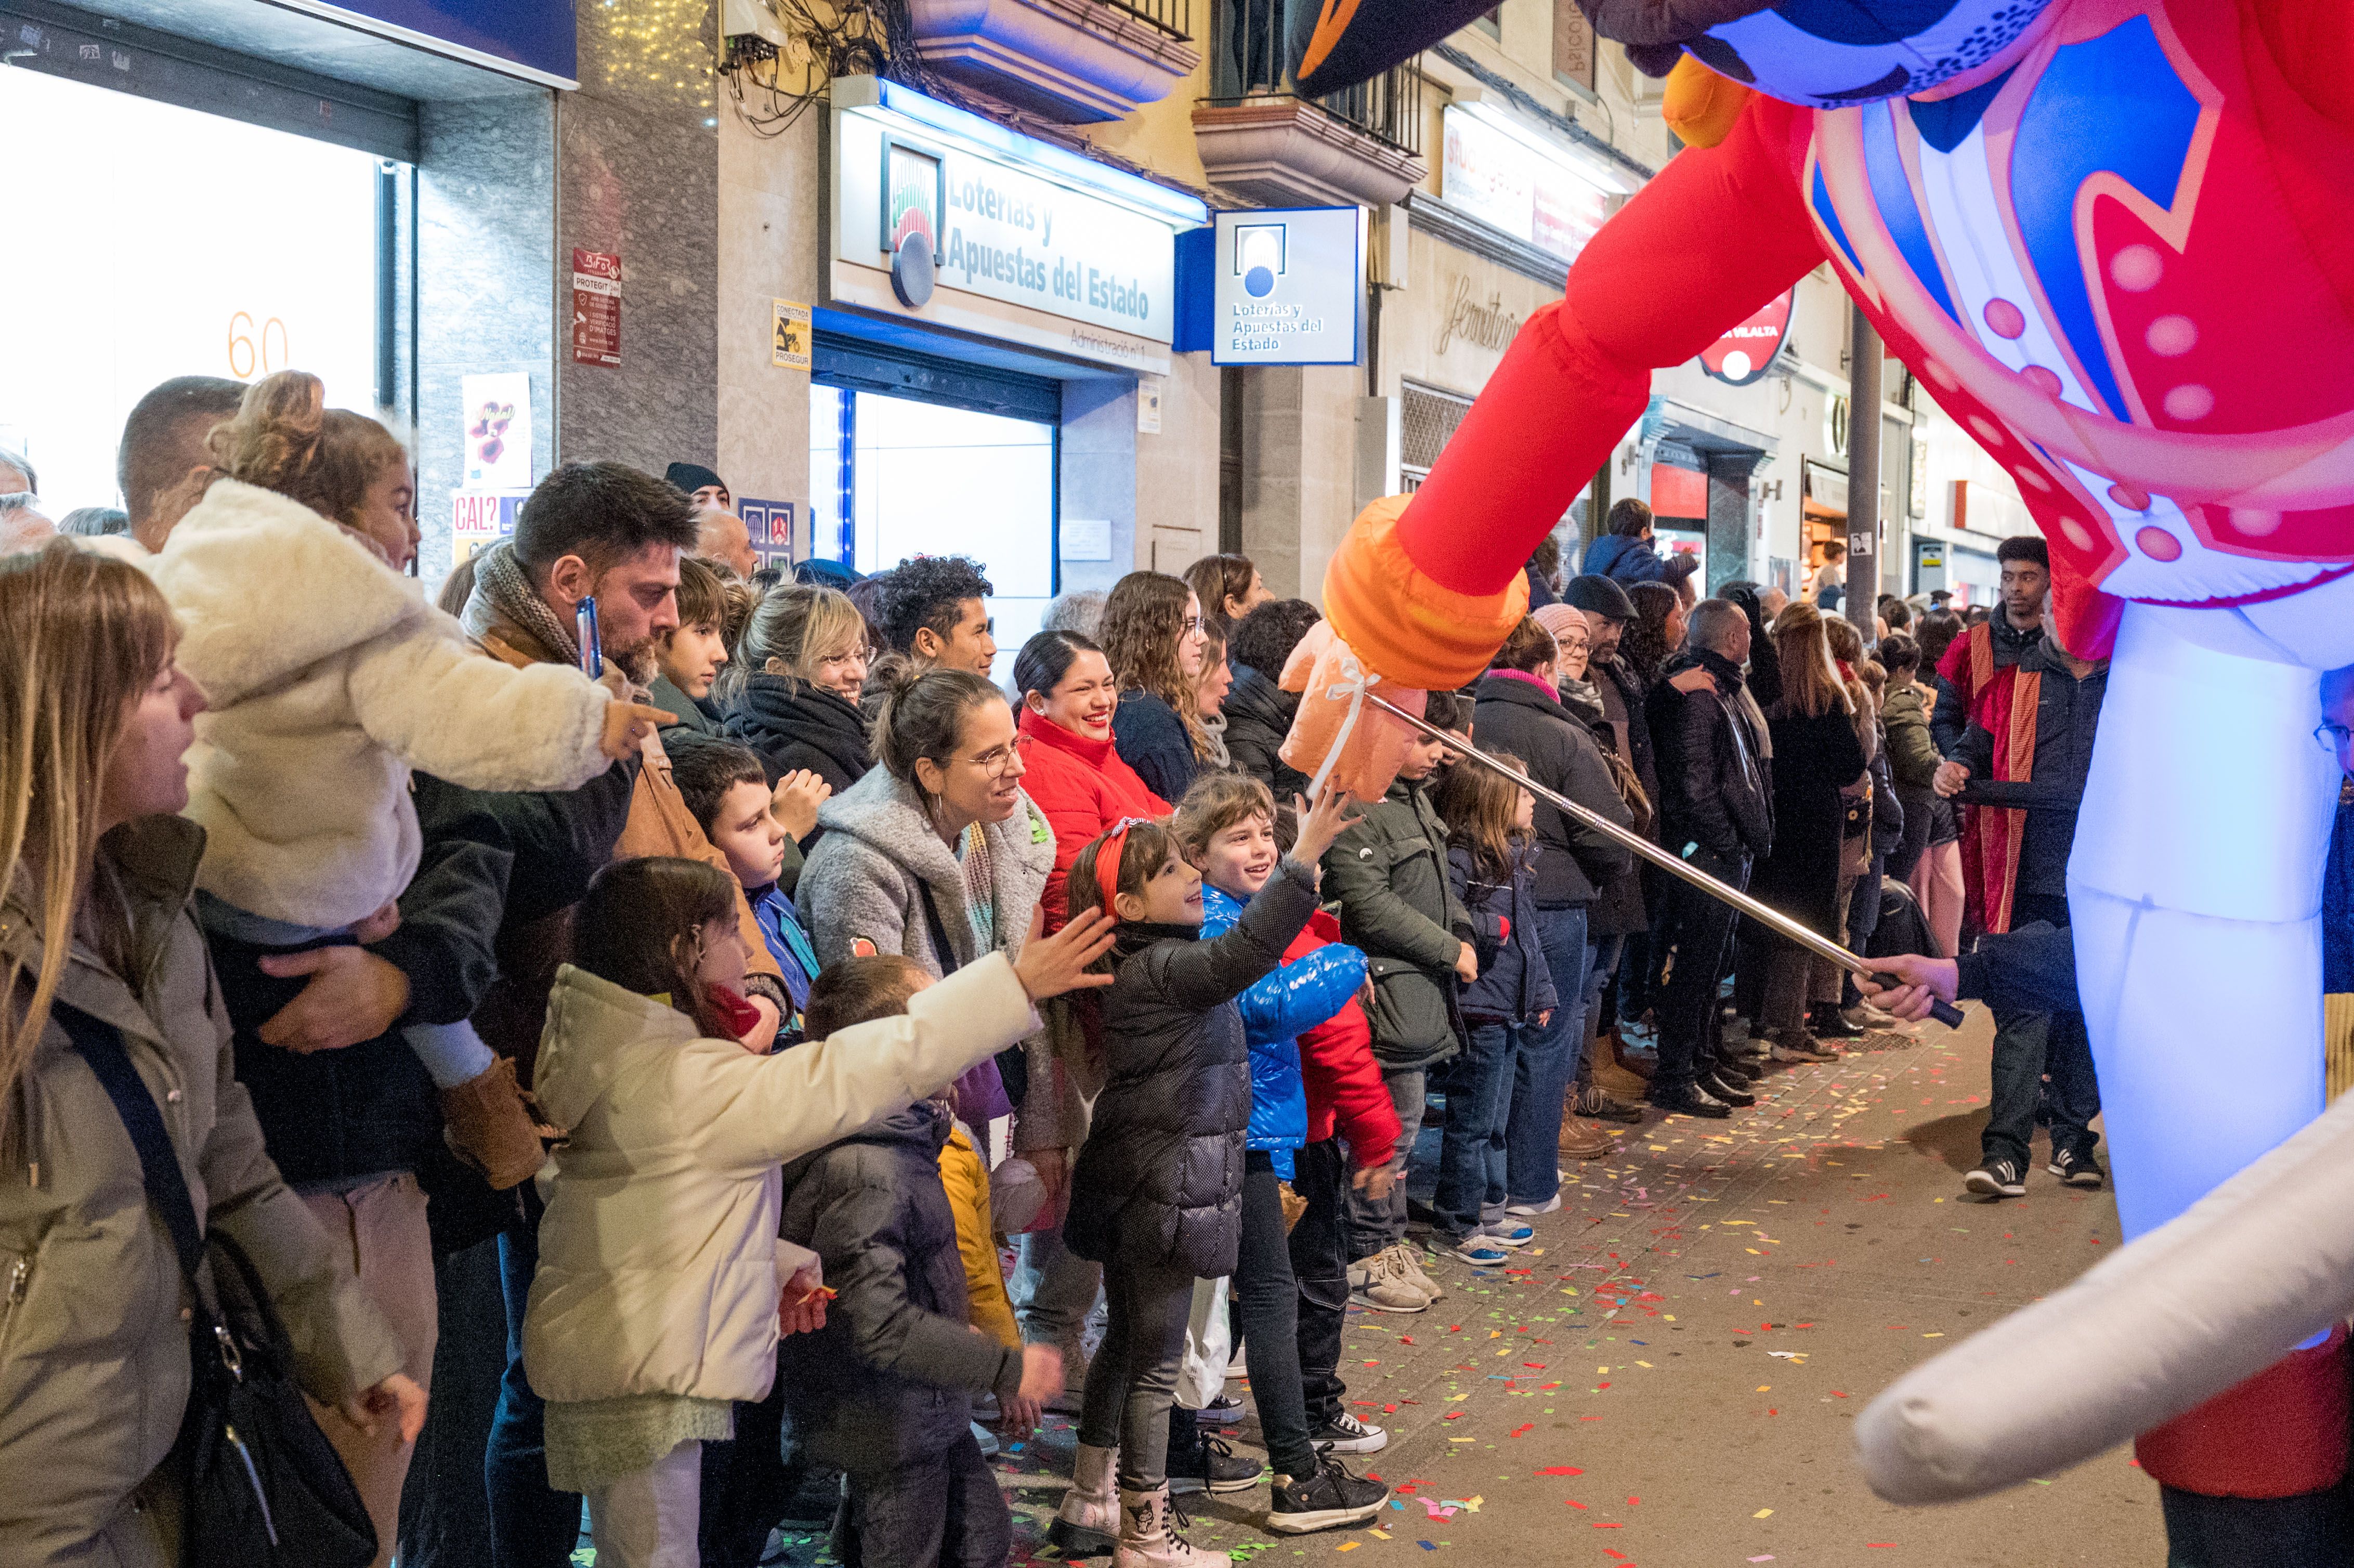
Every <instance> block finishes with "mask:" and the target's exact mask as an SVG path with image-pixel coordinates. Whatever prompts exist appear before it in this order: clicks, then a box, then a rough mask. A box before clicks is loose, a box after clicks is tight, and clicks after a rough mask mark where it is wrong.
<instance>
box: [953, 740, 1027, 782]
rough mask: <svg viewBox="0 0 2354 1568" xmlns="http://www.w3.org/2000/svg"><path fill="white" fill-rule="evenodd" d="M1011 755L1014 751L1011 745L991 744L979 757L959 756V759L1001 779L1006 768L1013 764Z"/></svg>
mask: <svg viewBox="0 0 2354 1568" xmlns="http://www.w3.org/2000/svg"><path fill="white" fill-rule="evenodd" d="M1013 757H1014V752H1013V747H1011V746H993V747H990V748H989V749H988V750H987V751H984V752H982V753H981V755H980V756H979V757H967V758H960V759H959V760H960V761H964V762H969V763H970V764H972V766H974V767H975V768H980V769H981V771H982V772H983V773H985V774H987V775H988V776H989V777H990V778H991V779H1002V778H1004V777H1005V774H1006V770H1007V769H1008V768H1012V767H1013Z"/></svg>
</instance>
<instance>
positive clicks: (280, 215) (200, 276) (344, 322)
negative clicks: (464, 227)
mask: <svg viewBox="0 0 2354 1568" xmlns="http://www.w3.org/2000/svg"><path fill="white" fill-rule="evenodd" d="M0 146H5V147H9V148H12V149H16V150H19V151H20V152H25V151H27V150H29V149H35V148H37V149H39V155H37V156H32V155H23V156H18V157H16V158H13V159H11V161H10V165H9V179H8V185H9V206H10V210H11V213H12V216H13V217H14V219H15V220H16V223H15V226H16V234H15V236H14V237H13V238H12V239H11V240H10V242H9V243H8V244H6V245H5V246H0V299H5V300H6V301H8V302H9V305H10V308H9V309H8V310H7V311H6V312H5V313H0V365H5V366H6V367H7V374H6V375H5V376H0V444H5V445H8V446H12V447H17V448H20V449H22V450H24V452H25V453H26V455H27V457H29V458H30V459H31V460H32V461H33V463H34V464H35V465H36V467H37V468H38V469H39V471H40V478H41V497H42V501H43V503H44V510H45V511H46V512H48V514H49V515H51V516H53V517H57V516H63V515H64V514H66V513H67V512H69V511H71V510H73V509H75V508H77V507H82V506H114V505H118V504H120V502H119V501H118V499H117V496H116V491H115V476H114V458H115V445H116V442H117V440H119V439H120V437H121V436H122V421H123V418H125V416H126V415H128V414H129V413H130V411H131V406H132V405H133V403H135V402H137V401H138V399H139V398H140V397H141V396H142V395H143V394H144V393H145V392H146V391H147V390H148V389H149V388H150V387H154V386H155V385H156V384H157V383H159V382H162V381H165V380H168V379H170V378H171V377H173V376H189V375H207V376H231V377H234V378H236V379H238V380H240V381H253V380H257V379H259V378H260V377H261V376H264V375H267V374H269V373H270V372H271V371H276V370H287V369H294V370H307V371H309V372H311V373H312V374H313V375H314V376H318V377H319V378H320V379H321V380H323V381H324V382H325V383H326V392H327V403H328V406H329V407H331V408H352V409H356V410H359V411H362V412H374V411H376V396H377V382H378V378H379V376H380V374H381V372H382V369H383V366H381V365H380V363H379V360H380V355H381V353H384V352H388V351H389V344H386V343H383V342H380V334H384V333H385V332H386V331H387V327H386V325H385V323H384V320H383V319H382V318H380V316H379V313H378V310H377V291H378V289H379V287H380V286H386V285H387V284H388V280H386V281H380V280H379V275H378V255H377V241H378V209H377V194H378V183H379V178H380V175H381V174H382V173H383V171H385V170H386V169H387V168H389V169H391V170H393V171H394V173H395V175H397V177H398V178H401V179H406V178H407V176H408V170H407V169H406V167H405V166H402V165H397V164H387V163H386V161H385V160H384V159H383V158H380V157H378V156H377V155H376V154H371V153H366V152H360V151H356V150H355V149H353V148H350V147H344V146H336V145H333V144H330V143H325V142H321V141H314V140H312V139H311V138H309V137H304V136H296V135H292V134H289V133H288V132H283V131H277V130H271V129H268V128H266V127H263V126H260V125H253V124H248V123H245V122H239V121H234V120H228V119H224V118H222V117H220V116H217V115H213V114H206V113H202V112H199V111H196V110H193V109H186V108H182V107H179V106H177V105H175V104H169V103H163V102H158V101H154V100H150V99H145V98H140V97H136V96H133V95H132V94H129V93H122V92H112V91H109V90H105V89H102V88H98V87H93V86H90V85H87V84H85V83H81V82H76V81H69V80H62V79H58V78H56V77H51V76H46V75H42V74H40V73H38V72H36V71H32V70H16V69H10V70H0ZM407 423H408V421H407V418H406V417H405V415H404V416H403V417H401V418H398V419H397V420H396V421H395V428H396V429H405V428H406V426H407Z"/></svg>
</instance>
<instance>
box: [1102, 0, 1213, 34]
mask: <svg viewBox="0 0 2354 1568" xmlns="http://www.w3.org/2000/svg"><path fill="white" fill-rule="evenodd" d="M1096 4H1097V5H1101V6H1102V7H1103V8H1104V9H1105V10H1107V11H1125V12H1126V13H1128V14H1129V16H1133V17H1135V18H1136V19H1137V20H1138V21H1140V22H1150V23H1151V24H1152V25H1153V26H1156V27H1158V28H1160V29H1161V31H1162V32H1164V33H1166V34H1168V35H1169V36H1170V37H1172V38H1185V39H1189V40H1190V39H1191V38H1192V37H1193V0H1096Z"/></svg>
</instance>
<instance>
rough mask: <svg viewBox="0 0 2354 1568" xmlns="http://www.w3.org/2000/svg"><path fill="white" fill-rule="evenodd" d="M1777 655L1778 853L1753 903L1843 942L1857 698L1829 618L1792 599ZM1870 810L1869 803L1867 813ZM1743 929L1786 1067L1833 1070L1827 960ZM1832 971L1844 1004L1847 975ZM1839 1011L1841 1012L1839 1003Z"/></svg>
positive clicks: (1861, 761) (1772, 716)
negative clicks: (1822, 1013)
mask: <svg viewBox="0 0 2354 1568" xmlns="http://www.w3.org/2000/svg"><path fill="white" fill-rule="evenodd" d="M1773 639H1774V651H1775V653H1776V657H1777V659H1778V660H1779V662H1780V665H1781V672H1782V695H1781V700H1780V701H1778V702H1776V703H1775V704H1774V705H1773V706H1772V707H1771V708H1770V709H1768V710H1767V712H1766V715H1765V717H1766V724H1767V726H1768V727H1769V729H1770V730H1771V732H1772V734H1773V738H1774V850H1773V853H1771V854H1769V855H1767V856H1766V857H1765V860H1763V861H1761V862H1760V863H1758V866H1757V869H1756V872H1755V875H1754V876H1753V877H1752V878H1751V880H1750V885H1749V891H1750V892H1751V894H1752V895H1755V896H1756V897H1757V898H1760V899H1762V900H1764V901H1765V903H1767V904H1770V905H1772V906H1774V907H1775V908H1776V909H1779V910H1780V911H1781V912H1782V913H1783V914H1785V915H1787V916H1791V917H1792V918H1793V919H1796V920H1799V921H1803V922H1804V923H1805V924H1806V925H1808V926H1809V927H1812V928H1813V929H1815V930H1817V931H1819V932H1821V933H1822V934H1823V935H1824V936H1826V937H1829V938H1838V937H1839V936H1840V934H1841V925H1840V870H1841V849H1842V846H1843V845H1844V843H1845V842H1846V839H1847V829H1848V825H1849V821H1848V816H1849V806H1850V799H1851V797H1850V796H1849V795H1848V794H1847V793H1846V791H1847V790H1848V789H1850V787H1852V786H1853V785H1854V784H1855V783H1856V782H1857V780H1858V779H1861V777H1862V776H1863V772H1864V767H1865V757H1864V749H1863V742H1862V739H1861V736H1859V735H1858V733H1857V725H1856V713H1855V705H1854V699H1853V698H1852V696H1850V694H1849V691H1848V686H1847V683H1845V682H1844V681H1842V680H1841V679H1840V672H1839V666H1838V664H1837V663H1836V662H1834V661H1833V660H1832V657H1831V647H1830V640H1829V636H1828V635H1827V634H1826V632H1825V630H1824V618H1823V614H1822V612H1821V611H1820V610H1819V609H1816V608H1815V607H1814V606H1813V605H1811V604H1808V603H1807V602H1806V601H1805V600H1804V599H1797V600H1793V601H1792V602H1791V603H1790V604H1789V605H1788V606H1787V607H1786V608H1785V609H1783V611H1782V613H1781V614H1780V615H1779V616H1777V617H1776V618H1775V621H1774V630H1773ZM1864 809H1866V810H1868V809H1869V807H1868V804H1867V806H1866V807H1865V808H1864ZM1759 929H1761V928H1758V927H1755V926H1754V925H1753V926H1751V927H1744V939H1743V943H1742V957H1741V963H1742V965H1743V966H1744V968H1746V969H1751V972H1752V973H1753V974H1755V975H1757V976H1760V977H1762V979H1763V981H1764V986H1763V991H1762V997H1761V1001H1760V1005H1759V1012H1760V1023H1761V1025H1762V1027H1763V1029H1764V1031H1765V1035H1766V1037H1767V1038H1768V1039H1769V1040H1770V1041H1771V1042H1772V1046H1773V1054H1774V1056H1775V1058H1776V1060H1778V1061H1786V1062H1830V1061H1836V1060H1838V1053H1837V1052H1834V1051H1831V1050H1829V1049H1828V1048H1827V1047H1825V1046H1824V1045H1823V1044H1822V1043H1821V1042H1820V1041H1819V1040H1818V1039H1816V1038H1815V1036H1814V1035H1813V1034H1812V1033H1809V1032H1808V1004H1809V1000H1810V997H1811V995H1812V994H1814V991H1815V982H1816V980H1818V979H1819V977H1817V976H1816V975H1815V974H1814V968H1815V965H1816V963H1817V961H1818V960H1816V959H1815V958H1814V957H1813V955H1811V954H1809V953H1808V952H1807V951H1806V950H1805V949H1804V948H1799V947H1797V946H1794V945H1793V944H1791V943H1788V942H1785V941H1783V940H1781V939H1780V938H1775V937H1770V936H1763V935H1761V936H1759V937H1757V938H1751V937H1750V936H1749V935H1748V933H1749V931H1751V930H1759ZM1825 968H1827V969H1830V971H1831V973H1830V991H1831V995H1832V996H1833V997H1834V998H1836V997H1837V995H1838V986H1839V980H1840V976H1839V974H1838V971H1837V969H1836V967H1835V966H1831V965H1829V964H1825ZM1831 1010H1832V1012H1834V1013H1836V1012H1837V1011H1838V1003H1837V1001H1833V1002H1832V1003H1831Z"/></svg>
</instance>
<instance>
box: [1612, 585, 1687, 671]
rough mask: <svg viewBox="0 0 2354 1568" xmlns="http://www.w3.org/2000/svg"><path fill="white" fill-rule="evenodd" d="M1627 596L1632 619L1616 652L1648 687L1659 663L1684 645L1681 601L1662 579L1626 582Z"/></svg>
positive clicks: (1670, 656)
mask: <svg viewBox="0 0 2354 1568" xmlns="http://www.w3.org/2000/svg"><path fill="white" fill-rule="evenodd" d="M1624 586H1625V588H1626V589H1627V598H1628V600H1629V602H1631V603H1632V604H1633V605H1634V607H1635V619H1634V620H1630V621H1628V623H1627V631H1626V635H1625V636H1624V637H1623V638H1622V639H1621V640H1620V641H1619V643H1618V656H1619V657H1620V658H1622V659H1624V660H1626V661H1627V663H1628V667H1629V668H1631V669H1632V670H1633V671H1634V672H1635V674H1636V676H1637V677H1638V679H1640V680H1641V682H1642V683H1643V688H1644V689H1645V690H1646V691H1649V689H1650V686H1651V683H1652V682H1654V681H1656V680H1658V679H1659V667H1660V666H1661V665H1663V664H1665V663H1666V662H1668V661H1669V660H1670V658H1672V657H1674V656H1675V653H1676V652H1677V650H1679V649H1681V647H1682V646H1683V645H1684V601H1683V598H1682V596H1681V595H1680V594H1678V593H1677V592H1676V590H1675V589H1673V588H1670V587H1669V586H1668V585H1667V584H1665V583H1628V584H1625V585H1624Z"/></svg>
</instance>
